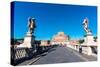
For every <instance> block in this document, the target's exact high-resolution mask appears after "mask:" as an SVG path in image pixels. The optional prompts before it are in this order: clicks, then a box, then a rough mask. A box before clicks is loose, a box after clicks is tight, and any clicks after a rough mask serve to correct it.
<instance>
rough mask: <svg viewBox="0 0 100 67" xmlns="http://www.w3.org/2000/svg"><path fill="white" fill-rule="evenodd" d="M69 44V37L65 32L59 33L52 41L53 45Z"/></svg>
mask: <svg viewBox="0 0 100 67" xmlns="http://www.w3.org/2000/svg"><path fill="white" fill-rule="evenodd" d="M68 42H69V37H68V36H67V35H65V33H64V32H58V33H57V34H56V35H54V36H53V37H52V39H51V45H54V44H58V45H66V44H67V43H68Z"/></svg>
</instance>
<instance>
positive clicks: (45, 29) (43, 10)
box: [12, 2, 97, 40]
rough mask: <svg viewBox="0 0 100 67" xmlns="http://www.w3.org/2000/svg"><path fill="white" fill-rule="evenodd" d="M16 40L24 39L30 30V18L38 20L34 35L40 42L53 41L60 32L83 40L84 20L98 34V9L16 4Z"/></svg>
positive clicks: (31, 3) (14, 15) (62, 5)
mask: <svg viewBox="0 0 100 67" xmlns="http://www.w3.org/2000/svg"><path fill="white" fill-rule="evenodd" d="M12 17H13V18H14V21H13V23H14V38H23V37H25V35H26V32H27V30H28V27H27V23H28V17H34V18H35V19H36V26H37V27H36V29H35V33H34V35H35V36H36V39H38V40H47V39H51V38H52V36H53V35H55V34H57V32H59V31H63V32H65V34H66V35H69V36H70V37H71V39H76V38H77V39H78V38H83V35H84V34H85V32H84V29H83V27H82V22H83V20H84V18H86V17H87V18H88V19H89V28H90V29H91V30H92V32H93V35H94V36H96V34H97V7H95V6H79V5H67V4H65V5H64V4H60V5H58V4H46V3H33V2H14V14H13V16H12Z"/></svg>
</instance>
